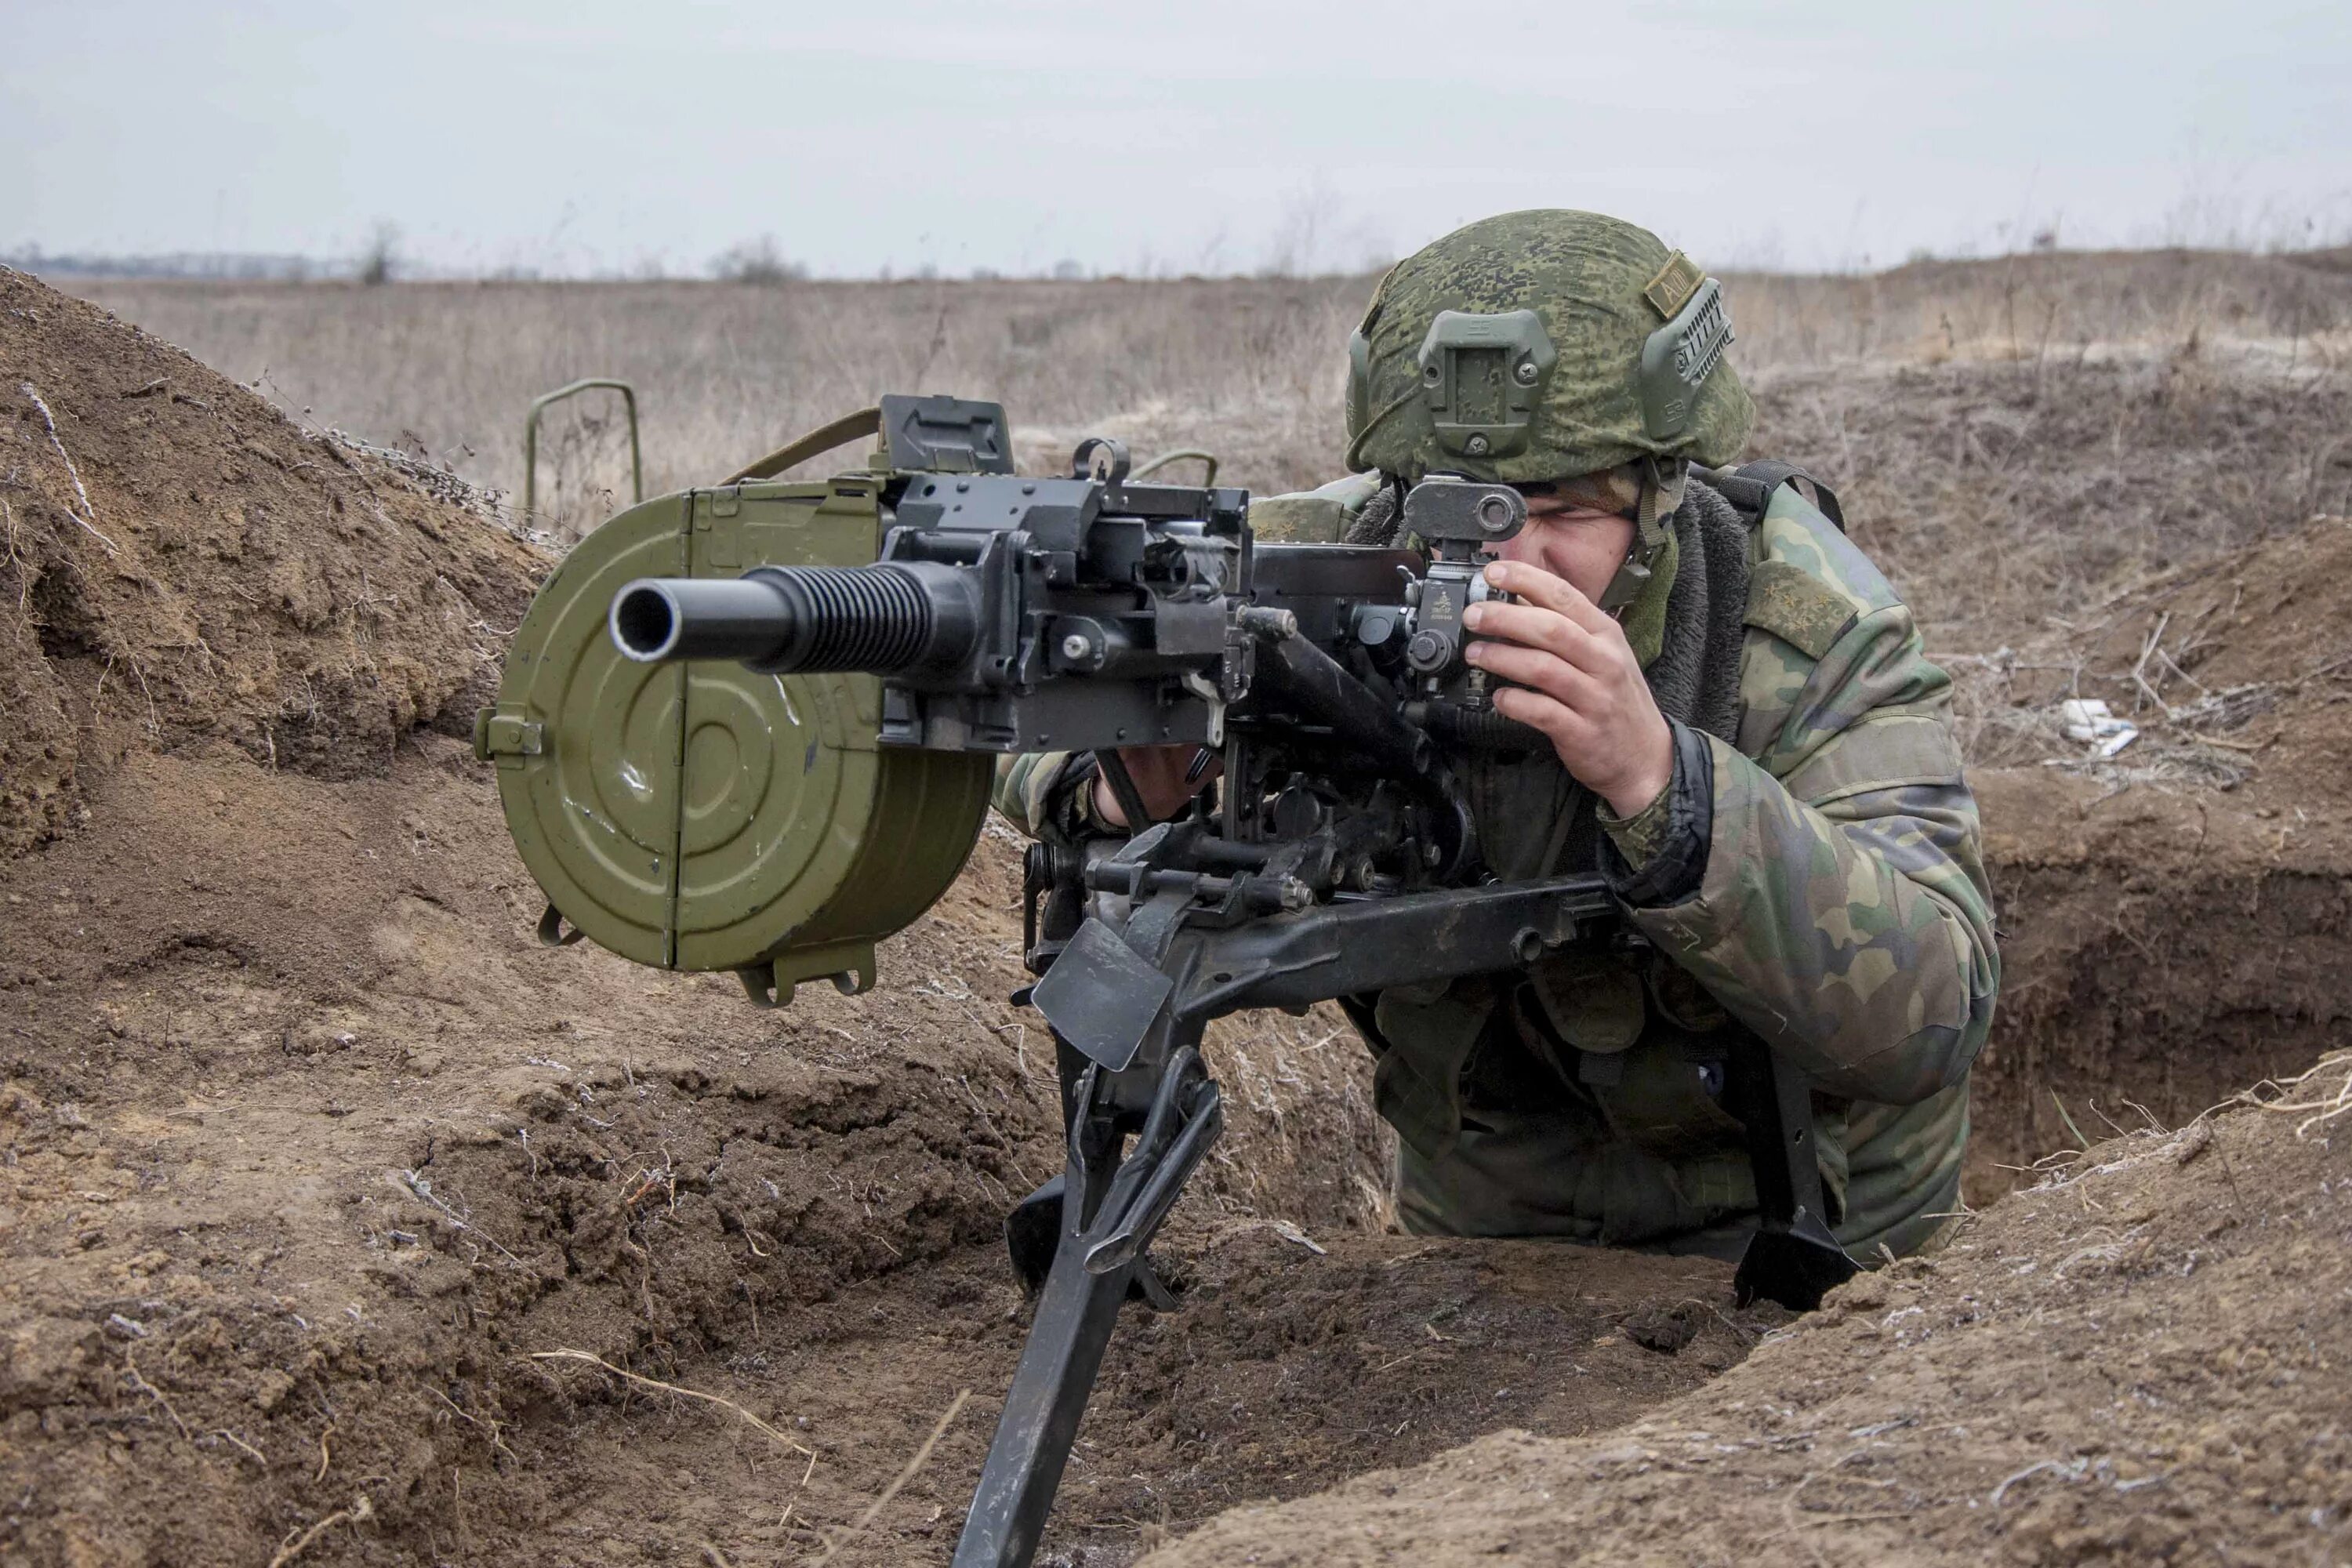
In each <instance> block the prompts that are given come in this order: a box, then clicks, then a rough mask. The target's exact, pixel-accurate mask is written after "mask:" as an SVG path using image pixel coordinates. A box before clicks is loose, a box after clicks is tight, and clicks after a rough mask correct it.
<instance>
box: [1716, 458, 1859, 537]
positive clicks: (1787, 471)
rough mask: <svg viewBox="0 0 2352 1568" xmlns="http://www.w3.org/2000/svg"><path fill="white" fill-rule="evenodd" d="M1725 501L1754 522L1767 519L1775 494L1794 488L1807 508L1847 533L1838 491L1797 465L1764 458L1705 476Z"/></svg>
mask: <svg viewBox="0 0 2352 1568" xmlns="http://www.w3.org/2000/svg"><path fill="white" fill-rule="evenodd" d="M1704 477H1705V479H1706V483H1708V484H1710V485H1712V486H1714V487H1715V489H1717V491H1718V492H1719V493H1720V494H1721V495H1722V497H1723V499H1724V500H1727V501H1729V502H1730V503H1731V504H1732V505H1733V506H1735V507H1737V508H1738V509H1739V511H1740V513H1741V515H1743V516H1745V517H1746V518H1748V521H1750V522H1753V521H1756V520H1757V519H1759V518H1760V517H1762V516H1763V515H1764V509H1765V508H1766V507H1767V506H1769V505H1770V504H1771V502H1772V492H1773V491H1774V490H1777V489H1780V487H1781V486H1782V485H1794V486H1796V487H1797V493H1798V494H1799V495H1801V496H1802V497H1804V499H1805V501H1806V504H1808V505H1809V506H1811V507H1812V508H1814V509H1815V510H1818V511H1819V512H1820V513H1821V514H1822V516H1823V517H1826V518H1828V519H1829V520H1830V521H1832V522H1833V523H1835V524H1836V525H1837V530H1838V531H1839V532H1840V533H1843V532H1844V531H1845V512H1844V510H1843V509H1842V508H1840V507H1839V505H1838V499H1837V491H1835V490H1833V489H1830V488H1829V486H1827V485H1825V484H1823V483H1822V481H1821V480H1819V479H1815V478H1813V476H1812V475H1811V474H1809V473H1807V472H1806V471H1805V470H1804V469H1802V468H1799V467H1797V465H1796V464H1794V463H1784V462H1782V461H1780V459H1779V458H1759V459H1758V460H1757V461H1755V462H1752V463H1742V464H1741V465H1740V466H1739V467H1738V468H1729V469H1717V470H1714V471H1712V472H1709V473H1707V474H1706V475H1705V476H1704Z"/></svg>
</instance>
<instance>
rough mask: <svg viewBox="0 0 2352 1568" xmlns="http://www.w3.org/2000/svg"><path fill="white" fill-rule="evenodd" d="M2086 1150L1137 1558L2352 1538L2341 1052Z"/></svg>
mask: <svg viewBox="0 0 2352 1568" xmlns="http://www.w3.org/2000/svg"><path fill="white" fill-rule="evenodd" d="M2255 1098H2256V1099H2257V1100H2259V1101H2260V1102H2261V1103H2260V1104H2259V1106H2249V1107H2242V1108H2239V1109H2234V1110H2231V1111H2229V1112H2227V1113H2226V1114H2221V1115H2218V1116H2213V1117H2209V1118H2200V1119H2199V1120H2197V1121H2193V1122H2191V1123H2189V1125H2188V1126H2186V1127H2184V1128H2181V1129H2179V1130H2178V1131H2165V1130H2163V1129H2160V1128H2156V1127H2147V1128H2143V1129H2142V1130H2141V1131H2137V1132H2134V1133H2132V1134H2130V1135H2128V1136H2126V1137H2123V1138H2116V1139H2111V1140H2109V1141H2107V1142H2103V1143H2100V1144H2098V1145H2097V1146H2095V1147H2094V1148H2092V1149H2089V1150H2087V1151H2084V1152H2082V1153H2081V1154H2080V1155H2078V1156H2077V1157H2076V1158H2075V1159H2074V1160H2073V1161H2071V1162H2070V1163H2067V1164H2066V1165H2065V1166H2063V1168H2061V1169H2058V1170H2055V1171H2053V1172H2051V1173H2049V1174H2047V1175H2046V1176H2045V1177H2044V1179H2043V1180H2042V1182H2041V1183H2040V1184H2038V1185H2036V1186H2035V1187H2033V1188H2032V1189H2031V1190H2030V1191H2026V1192H2021V1193H2017V1194H2012V1195H2011V1196H2010V1197H2008V1198H2005V1199H2003V1200H2002V1201H2001V1202H2000V1205H1997V1206H1996V1207H1995V1208H1993V1209H1992V1210H1991V1211H1990V1212H1989V1213H1987V1214H1984V1215H1979V1216H1977V1217H1976V1218H1974V1219H1972V1220H1970V1221H1969V1223H1968V1224H1967V1225H1966V1226H1964V1227H1963V1228H1962V1229H1961V1230H1960V1231H1959V1233H1958V1235H1957V1236H1956V1237H1953V1239H1952V1240H1951V1241H1950V1242H1949V1244H1948V1246H1947V1247H1944V1248H1943V1249H1942V1250H1941V1251H1939V1252H1937V1253H1936V1254H1935V1255H1934V1256H1933V1257H1928V1258H1914V1259H1906V1261H1904V1262H1902V1263H1899V1264H1896V1265H1895V1266H1893V1267H1891V1268H1886V1269H1885V1270H1884V1271H1882V1272H1880V1273H1878V1274H1874V1275H1864V1276H1863V1277H1862V1278H1860V1279H1856V1280H1854V1281H1853V1283H1851V1284H1848V1285H1845V1286H1843V1287H1841V1288H1840V1289H1838V1290H1836V1291H1835V1292H1833V1293H1832V1295H1831V1297H1830V1299H1829V1300H1828V1302H1827V1303H1826V1304H1825V1305H1824V1307H1823V1309H1822V1310H1821V1311H1820V1312H1818V1313H1815V1314H1813V1315H1811V1316H1809V1317H1806V1318H1803V1319H1801V1320H1799V1321H1797V1322H1795V1323H1793V1324H1791V1325H1790V1327H1788V1328H1786V1329H1783V1330H1780V1331H1776V1332H1774V1333H1772V1334H1770V1335H1768V1336H1767V1338H1766V1340H1765V1342H1764V1343H1763V1344H1762V1345H1760V1346H1759V1347H1758V1349H1757V1350H1756V1351H1755V1352H1754V1353H1753V1354H1751V1355H1750V1356H1749V1357H1748V1360H1747V1361H1746V1362H1744V1363H1741V1364H1740V1365H1739V1366H1738V1367H1737V1368H1735V1369H1734V1370H1732V1371H1730V1372H1728V1373H1725V1374H1724V1375H1723V1376H1722V1377H1721V1378H1719V1379H1717V1381H1716V1382H1714V1383H1712V1384H1709V1385H1707V1386H1706V1388H1704V1389H1702V1390H1700V1391H1699V1392H1697V1393H1696V1394H1689V1395H1686V1396H1685V1397H1683V1398H1680V1399H1677V1400H1675V1401H1673V1402H1671V1403H1669V1404H1667V1405H1663V1406H1662V1407H1660V1408H1659V1409H1658V1410H1656V1411H1655V1412H1654V1413H1653V1414H1651V1415H1648V1416H1646V1417H1644V1418H1643V1419H1641V1420H1639V1421H1637V1422H1634V1423H1633V1425H1631V1426H1627V1427H1625V1428H1624V1429H1622V1430H1621V1431H1617V1432H1613V1433H1611V1434H1608V1435H1606V1436H1597V1437H1592V1438H1588V1439H1585V1440H1582V1441H1576V1442H1568V1441H1561V1440H1559V1439H1556V1438H1546V1437H1538V1436H1532V1435H1530V1434H1529V1433H1527V1432H1524V1431H1515V1432H1503V1433H1498V1434H1496V1435H1495V1436H1488V1437H1485V1438H1481V1439H1480V1440H1479V1441H1477V1442H1475V1443H1473V1444H1471V1445H1469V1446H1467V1447H1463V1448H1460V1449H1457V1450H1455V1451H1454V1452H1452V1453H1449V1454H1447V1455H1445V1456H1444V1457H1443V1458H1440V1459H1438V1460H1436V1461H1434V1462H1433V1463H1431V1464H1428V1465H1424V1466H1421V1467H1419V1468H1412V1469H1402V1470H1398V1469H1392V1470H1387V1471H1381V1472H1375V1473H1372V1474H1370V1475H1366V1476H1363V1477H1361V1478H1360V1479H1356V1480H1354V1481H1351V1482H1349V1483H1348V1484H1347V1485H1346V1486H1344V1487H1341V1488H1339V1489H1337V1490H1335V1491H1332V1492H1329V1493H1327V1494H1324V1495H1323V1496H1320V1497H1316V1498H1312V1499H1308V1500H1304V1501H1301V1502H1297V1503H1293V1504H1289V1505H1286V1506H1284V1507H1279V1508H1258V1509H1247V1510H1236V1511H1234V1512H1232V1513H1228V1514H1226V1515H1225V1516H1223V1518H1221V1519H1219V1520H1216V1521H1213V1522H1211V1523H1210V1524H1209V1525H1207V1526H1205V1527H1204V1528H1202V1530H1200V1531H1197V1532H1195V1533H1194V1534H1192V1535H1191V1536H1188V1537H1187V1538H1185V1539H1184V1540H1182V1541H1181V1542H1178V1543H1177V1544H1175V1545H1174V1546H1172V1547H1171V1548H1169V1549H1168V1550H1166V1551H1164V1552H1157V1553H1154V1554H1153V1555H1151V1556H1150V1557H1148V1558H1147V1559H1145V1564H1146V1565H1148V1568H1192V1565H1193V1564H1208V1563H1220V1564H1222V1563H1257V1564H1261V1565H1263V1568H1283V1565H1286V1564H1293V1565H1297V1568H1307V1565H1308V1564H1312V1565H1313V1568H1370V1565H1371V1564H1379V1563H1412V1564H1414V1565H1415V1568H1445V1565H1449V1564H1454V1563H1461V1564H1465V1565H1466V1564H1469V1563H1493V1562H1496V1561H1498V1560H1500V1561H1506V1562H1511V1563H1668V1562H1673V1563H1745V1562H1758V1561H1776V1560H1786V1559H1788V1558H1789V1557H1790V1556H1791V1555H1792V1554H1793V1555H1794V1556H1796V1558H1797V1559H1798V1560H1800V1561H1802V1560H1804V1559H1806V1558H1807V1557H1810V1558H1811V1559H1812V1560H1814V1561H1821V1562H1826V1561H1831V1560H1836V1561H1842V1562H1866V1563H1894V1564H1906V1565H1909V1564H1917V1565H1920V1568H1927V1565H1929V1564H1946V1563H2019V1564H2043V1563H2047V1564H2058V1563H2185V1562H2194V1561H2215V1562H2226V1563H2256V1562H2259V1563H2320V1562H2328V1563H2333V1562H2340V1561H2342V1560H2343V1559H2344V1557H2345V1555H2346V1553H2347V1550H2352V1482H2347V1477H2352V1435H2347V1432H2346V1430H2345V1426H2344V1407H2345V1394H2346V1387H2345V1384H2346V1369H2345V1367H2344V1364H2343V1358H2342V1354H2341V1351H2340V1347H2341V1345H2342V1344H2343V1342H2344V1338H2345V1335H2346V1334H2347V1332H2352V1252H2347V1247H2346V1241H2347V1226H2346V1218H2345V1203H2344V1194H2345V1189H2346V1184H2347V1182H2348V1181H2352V1139H2348V1138H2347V1135H2346V1134H2347V1127H2352V1055H2347V1053H2343V1052H2338V1053H2336V1054H2335V1055H2333V1056H2331V1057H2330V1058H2327V1059H2326V1061H2324V1062H2323V1063H2322V1064H2321V1065H2320V1067H2318V1068H2315V1069H2313V1070H2312V1071H2310V1072H2309V1073H2308V1074H2306V1075H2305V1076H2304V1077H2302V1078H2300V1079H2296V1080H2294V1081H2293V1082H2290V1083H2287V1084H2284V1085H2273V1086H2268V1087H2267V1088H2266V1089H2265V1091H2264V1092H2263V1093H2262V1094H2261V1095H2259V1096H2258V1097H2255Z"/></svg>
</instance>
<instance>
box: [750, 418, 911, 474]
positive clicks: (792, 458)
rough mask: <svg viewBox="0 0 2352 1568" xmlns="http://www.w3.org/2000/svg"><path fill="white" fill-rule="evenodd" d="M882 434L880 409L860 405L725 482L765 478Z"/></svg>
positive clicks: (783, 446) (790, 442)
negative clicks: (857, 408)
mask: <svg viewBox="0 0 2352 1568" xmlns="http://www.w3.org/2000/svg"><path fill="white" fill-rule="evenodd" d="M881 433H882V410H881V409H879V408H861V409H859V410H858V411H857V412H856V413H855V414H845V415H843V416H841V417H840V418H838V419H836V420H835V421H834V422H833V423H832V424H830V425H820V426H817V427H816V428H815V429H814V430H812V431H810V432H809V433H808V434H807V435H805V436H803V437H799V438H797V439H795V440H793V441H788V442H786V443H785V444H784V445H782V446H781V447H777V448H776V449H775V450H774V451H772V452H771V453H769V454H768V455H767V456H766V457H764V458H761V459H760V460H759V461H758V462H756V463H753V464H752V465H751V466H750V467H749V468H739V469H737V470H736V471H735V472H734V473H731V474H730V475H728V476H727V479H726V480H725V482H726V483H728V484H730V485H740V484H741V483H742V482H743V481H744V480H745V479H772V478H773V477H774V476H776V475H778V474H781V473H782V472H783V471H784V470H785V469H786V468H796V467H798V466H799V465H800V464H802V463H805V462H807V461H808V460H809V459H810V458H814V457H816V456H818V455H819V454H820V453H824V452H830V451H832V450H833V449H834V448H835V447H839V446H842V445H844V444H845V443H847V442H850V441H855V440H856V439H857V438H858V437H860V436H878V435H880V434H881Z"/></svg>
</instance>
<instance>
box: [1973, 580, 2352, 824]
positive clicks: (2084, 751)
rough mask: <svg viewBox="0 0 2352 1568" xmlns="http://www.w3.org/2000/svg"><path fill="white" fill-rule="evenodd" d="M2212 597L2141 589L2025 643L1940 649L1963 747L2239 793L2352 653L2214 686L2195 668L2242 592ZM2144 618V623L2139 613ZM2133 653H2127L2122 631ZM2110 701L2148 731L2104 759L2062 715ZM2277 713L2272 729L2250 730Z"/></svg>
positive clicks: (1994, 756) (1986, 754)
mask: <svg viewBox="0 0 2352 1568" xmlns="http://www.w3.org/2000/svg"><path fill="white" fill-rule="evenodd" d="M2242 595H2243V589H2242V588H2241V589H2240V592H2239V595H2238V598H2233V599H2232V600H2231V601H2228V602H2226V603H2225V602H2221V601H2216V602H2213V603H2209V604H2207V605H2204V606H2203V607H2201V608H2200V609H2198V610H2197V611H2195V612H2194V613H2193V614H2185V615H2179V616H2176V614H2175V612H2174V611H2173V610H2172V609H2170V608H2162V607H2158V606H2157V605H2149V604H2147V603H2146V602H2145V601H2144V599H2143V598H2142V596H2141V595H2140V594H2139V593H2137V592H2131V593H2126V594H2124V595H2118V596H2117V597H2116V599H2114V600H2111V601H2110V602H2109V603H2108V604H2107V605H2105V606H2104V607H2103V608H2102V609H2101V610H2098V611H2095V612H2093V613H2092V614H2090V615H2088V616H2084V618H2082V619H2081V620H2079V621H2063V620H2059V619H2057V618H2055V617H2053V618H2052V622H2051V630H2050V631H2049V633H2048V634H2046V635H2045V636H2043V637H2038V638H2036V639H2035V640H2034V641H2032V643H2030V644H2028V645H2027V646H2026V647H2022V648H2017V647H2000V648H1997V649H1995V650H1994V651H1993V652H1991V653H1988V654H1948V655H1937V656H1936V657H1937V661H1938V662H1939V663H1941V664H1942V665H1943V666H1944V667H1945V668H1946V669H1947V670H1948V671H1949V672H1950V674H1951V676H1952V681H1953V688H1954V697H1955V701H1954V709H1955V714H1956V718H1957V720H1958V729H1959V733H1960V740H1961V746H1962V750H1963V752H1964V754H1965V755H1966V756H1967V758H1968V760H1969V763H1972V764H1975V765H1980V766H1994V767H2004V766H2021V765H2022V766H2032V765H2034V764H2036V763H2038V764H2040V765H2042V766H2044V767H2051V768H2056V769H2060V770H2062V771H2064V772H2068V773H2081V774H2084V775H2086V776H2089V777H2092V778H2095V779H2098V780H2100V781H2102V782H2104V783H2106V784H2109V785H2111V786H2112V787H2113V788H2115V789H2124V788H2128V787H2129V786H2131V785H2133V784H2157V785H2174V786H2188V787H2192V788H2204V789H2218V790H2223V791H2227V790H2233V789H2235V788H2237V787H2238V786H2239V785H2240V784H2243V783H2244V782H2245V781H2246V780H2247V779H2249V778H2251V777H2252V775H2253V773H2254V772H2255V768H2256V763H2257V760H2258V758H2259V757H2260V755H2261V753H2262V752H2264V751H2265V750H2267V749H2268V748H2269V747H2270V746H2271V745H2272V744H2273V742H2276V741H2278V740H2279V739H2280V738H2281V736H2282V735H2284V733H2286V731H2287V730H2288V728H2289V727H2290V726H2291V724H2292V719H2291V716H2290V715H2291V713H2292V711H2293V709H2294V705H2295V704H2296V703H2297V702H2298V700H2305V699H2309V698H2314V697H2319V698H2322V699H2328V698H2330V697H2332V696H2334V695H2336V692H2337V689H2340V688H2342V687H2343V686H2344V685H2345V684H2346V683H2347V682H2352V656H2339V657H2334V658H2326V659H2323V660H2321V661H2320V662H2318V663H2316V664H2315V665H2313V666H2312V667H2310V668H2305V669H2301V670H2294V671H2290V672H2284V673H2282V675H2281V676H2280V677H2279V678H2278V679H2263V680H2255V681H2248V682H2241V683H2238V684H2234V685H2227V686H2209V685H2207V684H2206V683H2205V682H2204V681H2202V680H2200V679H2198V676H2197V675H2196V674H2195V673H2194V671H2196V670H2197V669H2198V668H2200V665H2201V664H2202V663H2203V662H2204V660H2205V659H2207V658H2209V657H2210V656H2211V655H2212V654H2213V653H2214V652H2215V651H2217V649H2218V647H2220V645H2221V639H2222V637H2223V635H2224V630H2225V628H2226V627H2228V626H2231V625H2232V624H2233V623H2234V622H2235V620H2236V617H2237V614H2238V611H2239V608H2240V602H2239V600H2240V599H2242ZM2133 616H2145V617H2146V621H2145V629H2133V630H2126V628H2131V627H2132V626H2133V621H2132V619H2131V617H2133ZM2118 632H2124V633H2126V635H2125V636H2124V637H2122V639H2121V641H2120V646H2121V647H2122V648H2123V649H2124V652H2123V655H2122V657H2120V658H2118V657H2117V656H2116V649H2117V647H2118V646H2119V642H2118V638H2117V634H2118ZM2074 697H2097V698H2102V699H2105V700H2106V701H2107V702H2108V704H2109V706H2110V708H2111V709H2112V710H2113V711H2114V713H2115V715H2116V717H2117V718H2119V719H2123V720H2125V721H2127V722H2129V723H2130V724H2131V725H2133V726H2134V728H2136V729H2137V731H2138V735H2137V738H2135V739H2134V740H2133V741H2132V742H2130V744H2128V745H2127V746H2126V747H2124V748H2123V749H2122V750H2121V751H2119V752H2116V753H2115V754H2114V755H2112V756H2102V755H2100V754H2099V753H2098V752H2097V751H2096V750H2095V748H2093V747H2090V746H2088V745H2086V744H2085V743H2084V742H2083V741H2081V740H2079V739H2076V738H2074V737H2072V736H2069V735H2068V734H2067V733H2066V731H2065V725H2064V721H2063V720H2062V719H2061V717H2060V715H2059V703H2060V702H2061V701H2062V700H2064V699H2067V698H2074ZM2273 715H2275V716H2276V718H2275V721H2274V723H2273V725H2272V726H2271V732H2270V733H2269V734H2267V735H2264V736H2262V737H2260V738H2255V737H2253V736H2252V735H2250V734H2248V733H2247V731H2250V729H2252V727H2253V725H2254V723H2255V721H2257V720H2260V719H2263V718H2264V717H2266V716H2273Z"/></svg>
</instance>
